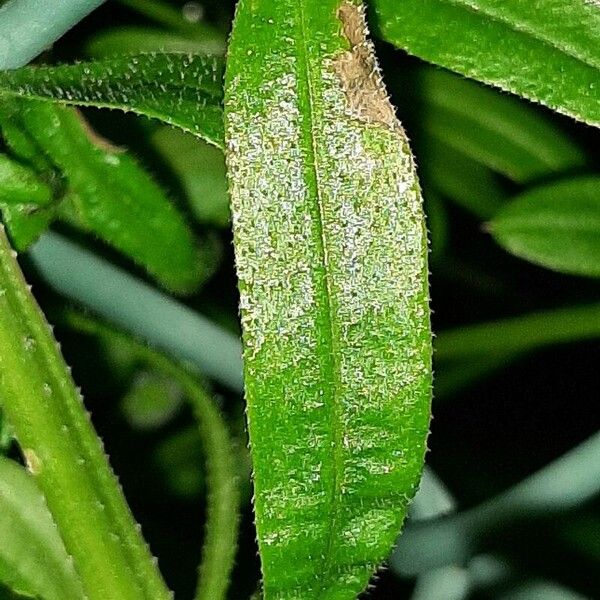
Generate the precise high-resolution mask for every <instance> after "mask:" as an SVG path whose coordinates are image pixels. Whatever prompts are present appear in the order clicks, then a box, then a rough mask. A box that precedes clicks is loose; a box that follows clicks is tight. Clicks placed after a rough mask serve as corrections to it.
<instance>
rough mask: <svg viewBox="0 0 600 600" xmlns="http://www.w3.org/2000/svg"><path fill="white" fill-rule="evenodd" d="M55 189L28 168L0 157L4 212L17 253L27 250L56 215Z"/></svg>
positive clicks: (0, 203)
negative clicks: (53, 199) (52, 203)
mask: <svg viewBox="0 0 600 600" xmlns="http://www.w3.org/2000/svg"><path fill="white" fill-rule="evenodd" d="M52 196H53V191H52V188H51V186H49V185H48V184H47V183H45V182H44V181H42V180H41V179H40V178H39V177H38V175H37V174H36V173H35V172H34V171H33V170H31V169H29V168H28V167H26V166H24V165H22V164H20V163H18V162H15V161H14V160H11V159H10V158H8V157H7V156H5V155H3V154H0V210H1V211H2V220H3V222H4V223H5V224H6V226H7V228H8V230H9V233H10V238H11V240H12V242H13V245H14V246H15V248H17V250H24V249H25V248H27V247H28V246H29V245H30V244H31V243H33V242H34V241H35V240H36V239H37V238H38V237H39V235H40V234H41V233H42V232H43V231H44V230H45V229H46V228H47V227H48V226H49V225H50V221H51V220H52V218H53V216H54V207H53V206H48V205H49V204H50V203H51V202H52Z"/></svg>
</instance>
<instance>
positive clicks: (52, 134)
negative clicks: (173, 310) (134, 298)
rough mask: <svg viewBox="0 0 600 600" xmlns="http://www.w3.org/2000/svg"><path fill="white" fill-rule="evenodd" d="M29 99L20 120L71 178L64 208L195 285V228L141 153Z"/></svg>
mask: <svg viewBox="0 0 600 600" xmlns="http://www.w3.org/2000/svg"><path fill="white" fill-rule="evenodd" d="M21 104H22V107H21V110H20V112H19V114H18V116H19V119H20V121H19V122H20V123H21V125H22V126H23V128H24V129H25V130H26V131H27V133H28V134H29V136H31V138H32V139H34V140H35V142H36V143H37V145H38V147H39V148H40V149H41V150H42V151H43V152H44V153H45V155H46V156H47V157H48V159H49V160H50V161H52V163H53V164H54V166H55V167H56V168H58V169H60V171H61V172H62V173H63V175H64V177H65V179H66V181H67V184H68V194H67V196H66V198H65V200H64V201H63V203H62V205H61V206H60V211H61V215H62V216H63V217H66V219H67V220H68V221H69V222H73V223H74V224H75V225H76V226H78V227H79V228H82V229H84V230H86V231H91V232H93V233H96V234H97V235H98V236H99V237H101V238H102V239H103V240H105V241H106V242H108V243H109V244H111V245H112V246H113V247H115V248H117V249H118V250H120V251H121V252H123V253H124V254H126V255H127V256H129V257H131V258H132V259H133V260H134V261H136V262H137V263H138V264H140V265H142V266H143V267H145V268H146V269H147V270H148V272H149V273H150V274H151V275H153V276H154V277H155V278H156V279H157V280H158V281H160V282H161V283H162V284H163V285H164V286H166V287H167V288H168V289H170V290H173V291H177V292H189V291H191V290H193V289H194V288H195V287H196V286H197V285H198V283H199V281H200V276H201V273H200V269H199V267H200V260H199V259H201V257H200V256H199V253H198V251H197V249H196V247H195V242H194V238H193V234H192V232H191V230H190V228H189V227H188V226H187V224H186V222H185V220H184V217H183V216H182V215H181V214H180V213H179V211H178V210H177V209H176V208H175V206H174V205H173V204H172V203H171V202H170V201H169V199H168V198H167V197H166V196H165V194H164V192H163V191H162V189H161V188H160V187H159V186H158V185H157V184H156V183H155V182H154V180H153V179H152V178H151V177H150V176H149V175H147V174H146V172H145V171H144V170H143V169H142V168H141V167H140V166H139V165H138V163H137V162H136V161H135V159H134V158H133V157H132V156H130V155H129V154H127V153H126V152H124V151H123V150H122V149H119V148H115V147H113V146H110V145H109V144H108V143H107V142H106V141H104V140H102V139H101V138H99V137H98V136H97V135H96V134H95V133H94V132H93V131H92V130H91V129H90V128H89V126H88V125H87V124H86V122H85V121H84V120H83V118H82V117H81V116H80V115H79V114H78V113H77V112H76V111H73V110H72V109H70V108H67V107H64V106H57V105H53V104H49V103H46V102H38V101H35V102H32V101H27V102H22V103H21Z"/></svg>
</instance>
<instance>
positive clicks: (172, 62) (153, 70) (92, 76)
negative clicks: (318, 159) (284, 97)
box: [0, 53, 223, 146]
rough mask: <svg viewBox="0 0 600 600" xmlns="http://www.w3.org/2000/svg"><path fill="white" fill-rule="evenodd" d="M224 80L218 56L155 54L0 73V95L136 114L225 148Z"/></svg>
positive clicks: (26, 68)
mask: <svg viewBox="0 0 600 600" xmlns="http://www.w3.org/2000/svg"><path fill="white" fill-rule="evenodd" d="M222 79H223V61H222V60H220V59H218V58H215V57H207V56H199V55H194V54H178V53H169V54H167V53H164V54H153V53H149V54H139V55H133V56H124V57H122V56H120V57H112V58H106V59H102V60H98V61H94V62H87V63H78V64H75V65H62V66H57V67H45V66H44V67H24V68H22V69H17V70H15V71H5V72H0V95H5V96H21V97H24V98H33V99H36V98H37V99H39V100H54V101H57V102H61V103H64V104H75V105H78V106H96V107H99V108H116V109H119V110H123V111H127V112H134V113H137V114H141V115H145V116H147V117H152V118H156V119H160V120H161V121H164V122H165V123H168V124H170V125H174V126H176V127H180V128H181V129H183V130H184V131H189V132H190V133H193V134H194V135H197V136H198V137H201V138H203V139H205V140H207V141H208V142H210V143H212V144H215V145H216V146H222V145H223V116H222V108H221V101H222V95H223V83H222Z"/></svg>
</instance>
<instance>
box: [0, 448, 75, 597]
mask: <svg viewBox="0 0 600 600" xmlns="http://www.w3.org/2000/svg"><path fill="white" fill-rule="evenodd" d="M0 539H1V540H2V543H1V544H0V583H2V584H4V585H5V586H6V587H9V588H11V589H12V590H14V591H15V592H19V593H20V594H23V595H29V596H38V597H40V598H43V599H44V600H65V598H69V600H83V598H84V593H83V590H82V588H81V583H80V582H79V579H78V577H77V575H76V573H75V569H74V568H73V561H72V560H71V559H70V558H69V556H68V555H67V551H66V550H65V547H64V545H63V542H62V540H61V538H60V535H59V534H58V530H57V528H56V525H55V524H54V521H53V520H52V516H51V515H50V513H49V512H48V508H47V507H46V502H45V500H44V496H43V494H42V493H41V492H40V490H39V489H38V487H37V485H36V484H35V482H34V480H33V478H32V477H31V476H30V475H29V474H28V473H27V472H26V471H25V469H23V467H21V466H19V465H18V464H17V463H15V462H13V461H12V460H9V459H7V458H5V457H3V456H0Z"/></svg>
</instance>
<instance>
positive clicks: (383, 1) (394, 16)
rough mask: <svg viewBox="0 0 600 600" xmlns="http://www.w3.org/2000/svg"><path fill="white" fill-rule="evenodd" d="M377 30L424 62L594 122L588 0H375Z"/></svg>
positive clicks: (597, 28)
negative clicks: (399, 0)
mask: <svg viewBox="0 0 600 600" xmlns="http://www.w3.org/2000/svg"><path fill="white" fill-rule="evenodd" d="M373 11H374V14H373V17H374V21H375V23H376V27H377V31H378V33H379V34H380V35H381V36H382V37H383V38H384V39H386V40H387V41H389V42H391V43H393V44H395V45H396V46H398V47H400V48H403V49H405V50H407V51H408V52H410V53H411V54H414V55H416V56H419V57H420V58H423V59H425V60H427V61H430V62H432V63H435V64H438V65H441V66H443V67H446V68H448V69H451V70H453V71H457V72H458V73H461V74H463V75H466V76H467V77H472V78H473V79H477V80H479V81H483V82H484V83H489V84H492V85H495V86H497V87H500V88H501V89H503V90H506V91H509V92H513V93H515V94H518V95H520V96H523V97H525V98H528V99H529V100H533V101H536V102H540V103H542V104H545V105H546V106H549V107H550V108H552V109H554V110H556V111H558V112H560V113H563V114H566V115H569V116H571V117H573V118H575V119H578V120H580V121H585V122H586V123H589V124H591V125H595V126H599V125H600V102H599V98H600V96H599V94H600V44H599V43H598V40H599V39H600V10H599V8H598V5H597V3H596V2H589V1H588V0H532V1H531V2H526V3H525V2H522V0H503V1H502V2H498V1H497V0H403V1H402V2H397V1H396V0H375V2H374V9H373Z"/></svg>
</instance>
